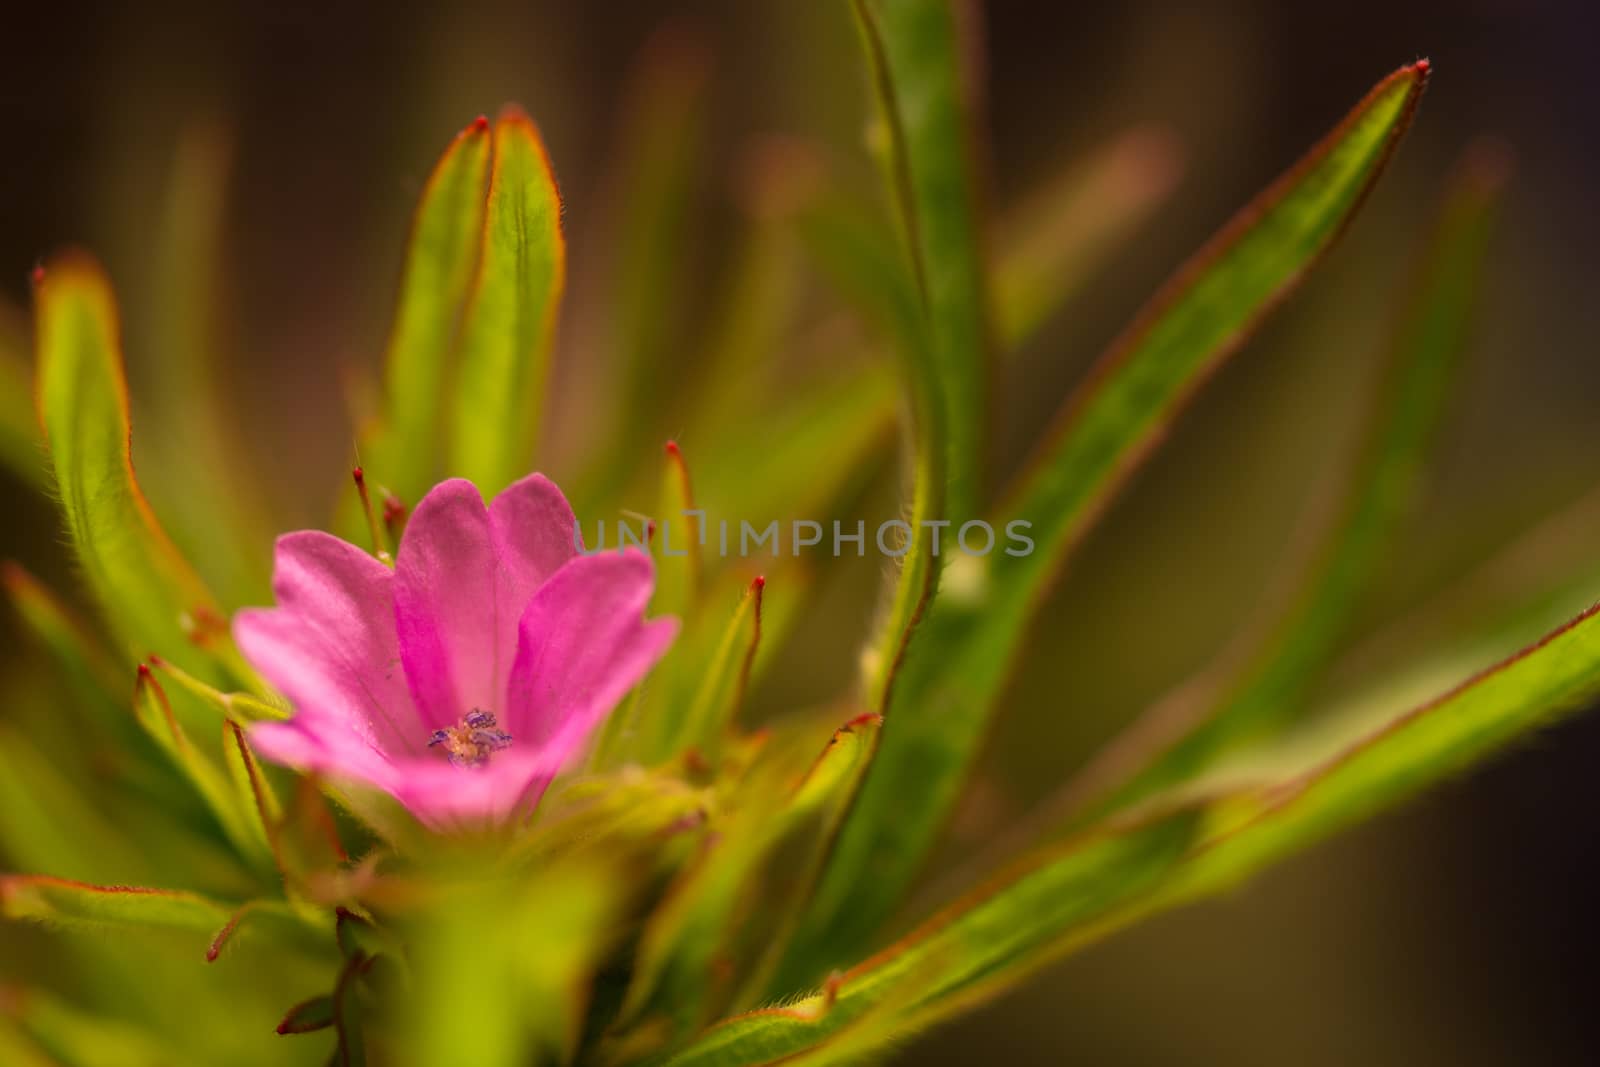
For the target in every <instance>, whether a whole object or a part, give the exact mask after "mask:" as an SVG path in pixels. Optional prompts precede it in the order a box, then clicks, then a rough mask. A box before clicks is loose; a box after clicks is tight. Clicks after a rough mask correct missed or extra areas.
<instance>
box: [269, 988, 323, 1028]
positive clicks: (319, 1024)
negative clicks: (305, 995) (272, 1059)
mask: <svg viewBox="0 0 1600 1067" xmlns="http://www.w3.org/2000/svg"><path fill="white" fill-rule="evenodd" d="M333 1020H334V1004H333V998H332V997H330V996H328V995H327V994H325V993H324V994H323V995H321V996H316V997H312V998H311V999H309V1000H302V1001H301V1002H300V1003H298V1004H296V1005H295V1006H294V1007H292V1008H290V1009H289V1010H288V1011H286V1012H284V1013H283V1021H282V1022H280V1023H279V1024H278V1033H280V1034H310V1033H314V1032H316V1031H318V1030H326V1029H327V1028H328V1027H330V1026H332V1025H333Z"/></svg>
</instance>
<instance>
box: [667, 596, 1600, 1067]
mask: <svg viewBox="0 0 1600 1067" xmlns="http://www.w3.org/2000/svg"><path fill="white" fill-rule="evenodd" d="M1597 697H1600V606H1597V607H1595V608H1591V609H1590V610H1589V611H1587V612H1585V613H1583V614H1582V615H1580V616H1578V617H1577V618H1575V619H1573V620H1572V621H1571V622H1569V623H1567V624H1566V625H1564V626H1562V627H1560V628H1558V629H1557V630H1555V631H1553V632H1552V633H1550V634H1548V635H1546V636H1545V638H1544V639H1543V640H1541V641H1539V642H1538V643H1536V644H1534V645H1532V646H1530V647H1529V648H1527V649H1524V650H1523V651H1521V652H1519V653H1517V654H1515V655H1513V656H1511V657H1509V658H1507V659H1505V660H1502V661H1501V662H1500V663H1498V664H1496V665H1494V666H1492V667H1490V668H1488V669H1486V670H1484V671H1481V672H1479V673H1478V674H1476V675H1474V676H1472V677H1471V678H1468V679H1467V680H1466V681H1464V682H1462V683H1461V684H1460V685H1458V686H1456V687H1455V688H1453V689H1451V690H1449V691H1448V692H1446V693H1444V694H1443V695H1441V696H1439V697H1437V698H1436V699H1434V700H1431V701H1428V702H1426V703H1424V704H1421V705H1419V706H1417V707H1414V708H1412V709H1411V710H1409V711H1406V712H1404V713H1402V714H1400V715H1397V716H1396V715H1391V716H1389V717H1388V718H1386V719H1380V720H1379V721H1378V723H1377V725H1373V722H1374V718H1375V716H1374V715H1373V709H1372V708H1370V707H1366V706H1363V705H1361V704H1357V705H1355V706H1354V707H1352V708H1350V709H1347V710H1346V712H1345V713H1344V714H1343V715H1341V716H1339V717H1337V718H1336V719H1335V720H1334V725H1333V728H1331V729H1330V728H1327V727H1324V728H1322V729H1319V730H1317V731H1313V732H1310V733H1309V734H1308V735H1306V736H1303V737H1299V738H1294V739H1290V740H1289V741H1287V742H1283V743H1280V744H1279V745H1277V746H1275V747H1274V748H1271V749H1268V750H1265V751H1264V752H1261V753H1258V754H1256V757H1255V759H1254V760H1253V761H1251V762H1247V763H1244V764H1241V765H1240V766H1237V767H1234V768H1231V769H1229V770H1227V771H1219V772H1218V773H1217V774H1216V775H1215V776H1214V777H1213V779H1212V780H1210V781H1208V782H1205V783H1200V784H1198V785H1196V786H1195V787H1193V788H1191V789H1189V790H1186V791H1185V795H1187V797H1188V799H1185V796H1182V795H1180V796H1177V797H1174V798H1173V799H1172V800H1171V801H1170V802H1169V803H1163V804H1160V805H1157V806H1156V807H1155V808H1154V809H1152V810H1151V811H1150V812H1149V813H1147V814H1145V815H1141V816H1137V817H1135V818H1134V819H1132V820H1131V821H1126V822H1124V823H1123V824H1121V825H1108V826H1106V827H1104V828H1102V829H1100V830H1098V831H1094V832H1091V833H1090V834H1089V835H1087V836H1085V837H1083V838H1080V839H1078V840H1075V841H1071V842H1067V843H1065V844H1063V845H1058V846H1055V847H1054V848H1051V849H1047V850H1044V851H1043V852H1040V853H1037V854H1035V855H1034V856H1032V857H1030V858H1028V859H1027V860H1025V861H1024V862H1023V863H1021V864H1019V865H1018V866H1017V867H1016V869H1015V870H1013V871H1012V872H1010V873H1008V874H1005V875H1002V876H1001V877H1000V878H999V879H996V881H995V882H994V884H992V885H990V886H989V887H986V888H984V889H981V890H979V891H977V892H975V893H973V894H969V896H968V897H967V898H965V899H964V900H963V901H961V902H958V903H957V904H955V905H953V906H952V907H950V908H948V909H946V910H945V911H944V912H942V913H941V914H939V915H936V916H934V917H933V918H931V919H929V920H927V921H926V922H924V923H923V924H922V925H921V926H919V927H918V929H917V930H916V931H914V932H912V933H911V934H909V935H908V936H907V937H905V938H903V939H902V940H901V941H899V942H897V943H895V944H894V945H891V946H890V947H889V948H887V949H885V950H884V951H882V952H880V953H879V954H878V955H876V956H875V957H873V958H872V959H870V960H868V961H867V962H866V963H863V964H861V965H860V966H858V967H856V968H854V969H853V970H852V971H850V972H847V973H846V974H845V975H844V976H843V980H842V981H841V982H840V983H839V985H838V988H837V991H836V997H835V1000H834V1003H833V1005H832V1006H831V1008H829V1010H827V1011H825V1012H824V1011H819V1010H817V1008H818V1004H817V1001H816V999H815V998H813V999H812V1000H803V1001H800V1002H798V1003H796V1004H794V1005H791V1006H790V1007H788V1008H785V1009H776V1010H769V1011H764V1012H752V1013H750V1014H748V1015H744V1016H739V1017H736V1018H734V1019H731V1020H728V1021H726V1022H724V1023H722V1024H720V1025H719V1026H717V1027H716V1028H714V1029H712V1030H711V1031H709V1032H708V1033H707V1034H706V1035H704V1036H703V1037H702V1038H701V1039H700V1040H699V1041H698V1042H696V1044H695V1045H694V1046H692V1047H691V1048H690V1049H689V1050H687V1051H686V1052H685V1053H683V1054H682V1055H680V1056H679V1057H678V1058H676V1059H675V1060H673V1061H672V1062H674V1063H684V1064H689V1063H692V1064H719V1065H721V1064H742V1063H760V1062H766V1061H767V1060H770V1059H774V1058H776V1057H778V1056H783V1055H789V1054H792V1053H794V1052H798V1051H801V1050H803V1049H805V1048H810V1047H818V1046H821V1045H822V1043H823V1042H824V1041H825V1040H826V1039H827V1038H828V1037H829V1036H830V1035H831V1034H832V1033H834V1032H835V1031H837V1030H838V1029H840V1028H841V1027H843V1026H845V1025H847V1024H849V1023H850V1022H851V1021H852V1020H853V1019H854V1018H856V1017H858V1016H859V1015H860V1014H861V1013H862V1012H863V1011H865V1010H868V1009H869V1008H870V1006H871V1005H872V1004H873V1002H874V1001H875V1000H876V999H877V998H878V997H880V996H881V995H883V994H882V991H883V989H884V987H885V986H886V985H889V984H890V983H891V982H892V980H893V978H894V977H895V976H896V975H897V974H904V973H906V972H908V971H914V970H917V969H926V968H930V967H931V968H932V969H933V970H934V971H935V972H936V973H937V976H938V977H937V979H936V980H935V981H934V982H932V983H931V984H930V987H929V988H928V991H927V992H926V993H925V994H924V995H921V996H919V997H918V998H916V1000H915V1002H914V1003H912V1004H909V1005H908V1006H907V1007H906V1008H905V1009H904V1010H903V1012H902V1013H901V1017H900V1018H899V1019H898V1020H897V1022H896V1023H895V1025H893V1026H887V1025H885V1026H883V1034H884V1037H885V1039H887V1038H889V1037H893V1036H898V1035H900V1034H903V1033H904V1032H905V1031H907V1030H911V1029H915V1028H916V1027H919V1026H924V1025H927V1024H929V1023H931V1022H933V1021H936V1020H938V1019H940V1018H944V1017H947V1016H949V1015H951V1014H953V1013H955V1012H958V1011H961V1010H964V1009H966V1008H969V1007H971V1006H972V1005H974V1004H976V1003H979V1002H981V1001H982V1000H985V999H987V998H989V997H992V996H994V995H995V994H997V993H999V992H1001V991H1003V990H1004V989H1005V988H1007V987H1009V986H1011V985H1014V984H1015V983H1017V982H1019V981H1021V980H1022V979H1023V978H1025V977H1026V976H1027V975H1028V974H1030V973H1031V972H1032V971H1033V970H1035V969H1036V968H1038V967H1039V966H1042V965H1044V964H1045V963H1048V962H1050V961H1051V960H1053V959H1056V958H1059V957H1060V956H1061V955H1063V954H1065V953H1067V952H1070V951H1073V950H1075V949H1077V948H1080V947H1082V946H1083V945H1085V944H1087V943H1089V942H1090V941H1092V940H1094V939H1096V938H1098V937H1101V936H1104V935H1105V934H1107V933H1109V932H1111V931H1113V930H1116V929H1118V928H1120V927H1122V926H1125V925H1127V924H1128V923H1130V922H1132V921H1134V920H1137V919H1140V918H1143V917H1146V916H1148V915H1150V914H1151V913H1154V912H1156V911H1160V910H1164V909H1166V908H1170V907H1173V906H1175V905H1177V904H1180V903H1184V902H1186V901H1189V900H1192V899H1195V898H1197V897H1200V896H1203V895H1206V894H1209V893H1214V892H1217V891H1219V890H1222V889H1226V888H1229V887H1231V886H1233V885H1235V884H1237V883H1238V881H1239V880H1240V879H1242V878H1244V877H1246V876H1248V875H1250V874H1252V873H1254V872H1256V871H1258V870H1260V869H1261V868H1262V867H1264V866H1266V865H1267V864H1268V863H1270V862H1273V861H1275V860H1277V859H1279V858H1281V857H1282V856H1284V855H1286V854H1287V853H1289V852H1291V851H1294V850H1297V849H1300V848H1303V847H1305V846H1307V845H1308V844H1310V843H1312V842H1314V841H1316V840H1319V839H1321V838H1323V837H1326V836H1327V835H1328V834H1330V833H1332V832H1334V831H1336V830H1338V829H1340V828H1342V827H1345V826H1347V825H1349V824H1351V823H1353V822H1355V821H1358V820H1360V819H1362V818H1365V817H1368V816H1370V815H1372V814H1373V813H1375V812H1377V811H1380V810H1382V809H1384V808H1387V807H1390V806H1392V805H1394V804H1396V803H1398V802H1400V801H1403V800H1405V799H1407V798H1409V797H1411V796H1413V795H1415V794H1416V793H1417V792H1419V791H1420V790H1421V789H1422V788H1424V787H1425V786H1427V785H1429V784H1431V783H1433V782H1436V781H1439V780H1441V779H1444V778H1447V777H1450V776H1452V775H1454V774H1457V773H1459V772H1461V771H1462V770H1464V769H1465V768H1467V767H1470V766H1472V765H1473V764H1475V763H1477V762H1479V761H1481V760H1483V759H1484V758H1486V757H1488V756H1490V755H1492V754H1493V753H1495V752H1497V751H1499V750H1501V749H1503V748H1504V747H1506V745H1507V744H1508V743H1510V742H1511V741H1513V740H1514V739H1516V738H1517V737H1519V736H1521V735H1523V734H1525V733H1527V732H1528V731H1530V730H1535V729H1538V728H1539V727H1541V726H1544V725H1547V724H1549V723H1551V722H1553V721H1555V720H1557V719H1559V718H1561V717H1562V716H1564V715H1567V714H1571V713H1573V712H1575V711H1578V710H1581V709H1583V708H1585V707H1587V706H1589V705H1590V704H1591V703H1592V702H1593V701H1594V700H1595V699H1596V698H1597Z"/></svg>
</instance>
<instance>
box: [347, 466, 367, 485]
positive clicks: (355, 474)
mask: <svg viewBox="0 0 1600 1067" xmlns="http://www.w3.org/2000/svg"><path fill="white" fill-rule="evenodd" d="M366 476H367V472H366V471H364V470H362V469H361V468H360V467H357V468H355V469H354V470H352V471H351V472H350V477H352V478H354V479H355V480H356V484H357V485H360V484H361V481H362V480H363V479H364V478H366Z"/></svg>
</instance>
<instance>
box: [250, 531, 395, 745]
mask: <svg viewBox="0 0 1600 1067" xmlns="http://www.w3.org/2000/svg"><path fill="white" fill-rule="evenodd" d="M393 585H394V575H393V573H392V572H391V571H390V570H389V568H388V567H385V566H384V565H383V564H381V563H379V562H378V561H377V560H375V559H373V558H372V557H371V556H369V555H368V554H367V553H365V552H363V551H362V550H361V549H359V548H357V547H355V546H354V545H351V544H347V543H346V542H344V541H341V540H339V539H338V538H337V537H334V536H332V535H331V534H326V533H322V532H321V531H318V530H303V531H300V532H298V533H291V534H285V535H284V536H283V537H280V538H278V542H277V546H276V552H275V556H274V561H273V576H272V586H273V591H274V593H275V594H276V595H277V600H278V607H277V608H274V609H259V608H258V609H250V610H246V611H241V612H239V613H238V614H237V615H236V616H235V617H234V622H233V634H234V640H236V641H237V642H238V644H239V648H240V650H241V651H242V652H243V653H244V655H245V657H246V658H247V659H249V661H250V662H251V663H252V664H253V665H254V666H255V667H256V669H257V670H259V671H260V672H261V673H262V675H263V676H264V677H265V678H266V679H267V680H268V681H269V682H271V683H272V684H273V685H274V686H276V687H277V688H278V690H279V691H281V692H282V693H283V694H284V696H286V697H288V698H289V700H290V701H291V702H292V703H293V704H294V705H295V707H296V709H298V710H299V711H300V712H301V713H302V714H304V713H308V712H311V713H316V714H318V715H321V716H325V717H330V718H337V719H339V720H341V721H346V722H348V723H349V725H350V728H351V729H352V730H353V731H355V733H356V735H357V736H365V737H367V738H369V739H375V740H380V741H381V742H382V744H383V745H384V746H385V747H386V748H389V750H390V751H395V752H405V751H420V748H421V744H422V742H423V741H424V740H425V739H426V738H425V733H424V731H423V730H422V728H421V725H420V723H419V722H418V720H417V715H416V711H415V710H414V708H413V707H412V703H411V699H410V696H409V694H408V692H407V688H406V683H405V678H404V674H403V672H402V671H401V669H400V651H399V646H398V644H397V643H396V641H395V632H394V591H393Z"/></svg>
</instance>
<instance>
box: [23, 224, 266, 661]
mask: <svg viewBox="0 0 1600 1067" xmlns="http://www.w3.org/2000/svg"><path fill="white" fill-rule="evenodd" d="M36 300H37V313H38V327H37V329H38V336H37V345H38V374H39V383H38V401H39V417H40V421H41V423H42V424H43V425H44V428H45V432H46V435H47V437H48V440H49V445H50V458H51V463H52V466H53V468H54V471H55V480H56V486H57V489H58V491H59V493H60V497H61V508H62V511H63V512H64V513H65V516H66V520H67V529H68V532H69V533H70V534H71V536H72V542H73V546H74V547H75V548H76V549H77V553H78V559H79V561H80V562H81V563H82V565H83V571H84V576H85V578H86V579H87V581H88V584H89V588H90V591H91V592H92V593H93V594H94V597H95V599H96V600H97V601H98V602H99V605H100V608H101V611H102V612H103V613H104V614H105V617H106V619H107V621H108V622H109V623H110V625H111V628H112V630H113V632H114V633H115V634H116V636H117V637H118V638H119V639H120V641H121V643H122V645H123V647H124V649H125V650H126V651H127V652H128V653H129V655H130V657H131V658H133V659H138V658H140V657H142V656H144V655H145V654H147V653H149V652H151V651H155V652H159V653H160V654H161V655H162V656H164V657H166V658H167V659H170V660H172V661H174V662H183V663H192V664H194V669H195V672H196V673H197V674H200V675H201V676H202V677H206V678H207V679H208V680H216V679H217V678H218V677H220V671H219V669H218V666H217V664H218V663H219V662H221V663H226V664H229V665H230V666H231V667H232V668H233V670H234V673H235V675H236V676H239V677H249V676H250V675H249V672H248V669H247V668H245V667H244V666H243V665H242V663H241V662H240V661H239V660H238V655H237V653H236V652H235V651H234V650H233V646H232V642H231V641H230V639H229V637H228V634H227V626H226V624H225V622H224V620H223V616H222V613H221V611H220V609H219V608H218V607H217V602H216V601H215V599H213V597H212V596H211V593H210V592H209V591H208V590H207V589H206V588H205V586H204V584H203V583H202V582H201V580H200V578H199V576H198V575H196V574H195V572H194V570H193V569H192V568H191V567H190V566H189V564H188V562H187V561H185V560H184V559H183V557H182V556H180V555H179V554H178V551H177V549H176V548H174V547H173V545H172V542H171V541H170V540H169V539H168V537H167V535H166V533H165V532H164V531H163V530H162V529H161V526H160V524H159V523H158V522H157V521H156V517H155V515H154V513H153V512H152V511H151V510H150V506H149V504H148V503H146V501H145V498H144V495H143V494H142V493H141V492H140V490H139V483H138V480H137V479H136V478H135V477H134V472H133V457H132V444H131V438H130V432H131V431H130V428H129V423H128V395H127V387H126V384H125V381H124V379H123V372H122V352H121V349H120V347H119V341H118V326H117V311H116V305H115V301H114V298H113V296H112V293H111V287H110V285H109V283H108V282H107V281H106V278H105V275H104V274H103V273H102V272H101V270H100V267H99V265H98V264H97V263H95V262H94V261H93V260H91V259H90V258H88V257H87V256H85V255H82V254H80V253H67V254H65V255H62V256H58V257H56V258H55V259H53V260H52V261H51V262H50V263H49V264H48V265H47V267H46V269H45V274H44V279H43V281H42V282H41V283H40V284H39V285H38V286H37V288H36ZM197 649H198V650H201V651H204V652H206V653H209V655H208V656H202V655H197Z"/></svg>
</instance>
